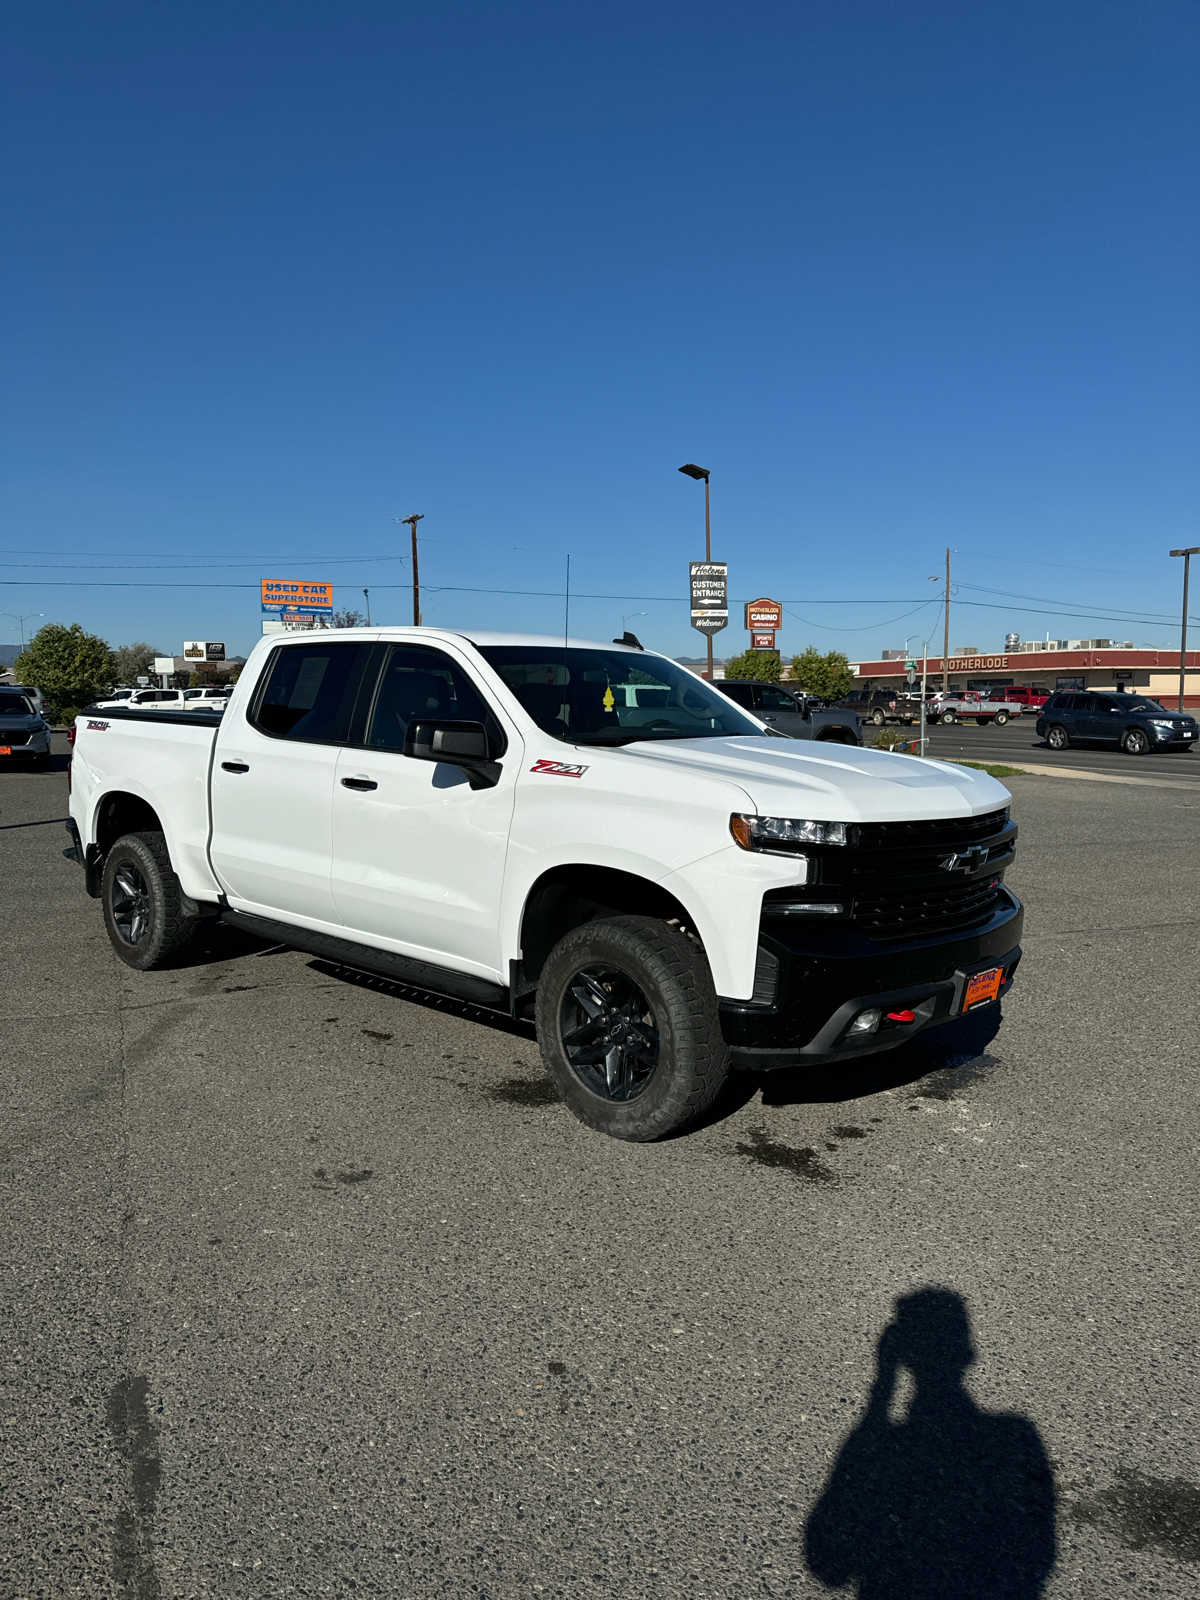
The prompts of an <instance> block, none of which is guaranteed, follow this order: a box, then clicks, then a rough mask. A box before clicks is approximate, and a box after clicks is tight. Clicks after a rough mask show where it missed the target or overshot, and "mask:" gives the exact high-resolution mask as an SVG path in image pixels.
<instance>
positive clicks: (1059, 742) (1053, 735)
mask: <svg viewBox="0 0 1200 1600" xmlns="http://www.w3.org/2000/svg"><path fill="white" fill-rule="evenodd" d="M1070 742H1071V741H1070V740H1069V739H1068V738H1067V730H1066V729H1065V728H1064V727H1063V725H1062V723H1061V722H1056V723H1054V724H1053V726H1052V727H1049V728H1047V729H1046V743H1047V744H1048V745H1049V746H1050V748H1051V750H1065V749H1066V748H1067V746H1068V744H1070Z"/></svg>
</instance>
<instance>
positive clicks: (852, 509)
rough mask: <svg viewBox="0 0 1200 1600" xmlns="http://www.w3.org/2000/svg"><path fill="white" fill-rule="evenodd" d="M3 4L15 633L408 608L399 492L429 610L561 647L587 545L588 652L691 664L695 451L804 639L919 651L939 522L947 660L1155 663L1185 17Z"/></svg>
mask: <svg viewBox="0 0 1200 1600" xmlns="http://www.w3.org/2000/svg"><path fill="white" fill-rule="evenodd" d="M8 19H9V20H8V40H7V42H8V45H9V51H8V65H7V69H6V82H5V83H4V84H3V85H0V87H2V88H3V91H4V92H3V96H2V99H3V102H4V106H5V109H4V111H3V118H4V123H3V127H2V128H0V133H2V136H3V140H4V145H5V148H6V150H7V151H8V152H9V157H10V159H9V161H8V163H7V167H6V171H5V174H4V177H3V186H4V190H5V191H6V192H5V194H4V214H5V219H6V235H7V248H6V250H5V252H4V256H3V260H2V261H0V288H2V291H3V295H2V303H3V306H4V311H5V322H6V333H5V353H6V361H5V367H6V371H7V382H6V384H5V387H4V393H3V402H2V404H3V413H2V415H0V425H2V427H3V437H4V448H3V456H4V465H3V477H2V483H0V494H2V497H3V508H4V512H5V517H4V524H3V530H2V538H0V612H18V613H32V612H44V613H45V614H46V618H47V620H62V621H68V622H70V621H76V620H78V621H80V622H82V623H83V624H84V625H85V626H87V627H89V628H94V629H96V630H97V631H99V632H101V633H103V634H105V636H106V637H108V638H109V639H110V641H111V642H113V643H114V644H115V643H122V642H125V641H127V640H130V639H134V638H146V639H149V640H150V641H151V642H152V643H155V644H157V645H159V646H160V647H161V648H165V649H168V650H172V649H178V648H180V646H181V643H182V640H183V639H184V638H192V637H207V638H223V639H225V640H227V642H228V643H229V646H230V648H231V650H240V651H245V650H246V649H248V647H249V646H250V644H251V643H252V642H253V640H254V639H255V638H256V637H257V634H258V612H257V605H258V598H257V580H258V578H259V577H260V576H267V577H287V578H293V577H296V578H311V579H332V580H333V581H334V582H335V583H337V584H338V586H339V588H338V598H339V602H341V603H345V604H355V603H361V588H362V585H363V584H369V585H370V587H371V590H372V612H373V615H374V617H375V620H377V621H379V620H384V621H387V620H396V621H403V620H405V619H406V618H407V617H408V615H409V614H410V601H409V598H408V592H407V589H406V588H405V587H403V586H404V585H406V584H407V583H408V581H409V572H408V567H407V565H406V564H405V563H404V562H402V561H400V560H398V559H397V557H398V556H399V555H401V554H403V553H404V551H405V549H406V540H407V530H406V529H402V528H398V527H397V526H396V525H395V523H394V522H393V518H394V517H395V516H398V515H404V514H406V513H408V512H410V511H421V512H423V513H424V515H425V521H424V522H423V523H422V524H421V528H422V533H423V541H422V579H423V583H424V584H426V585H428V588H427V590H426V593H425V603H424V608H423V609H424V614H425V620H426V621H427V622H430V623H438V624H444V625H448V626H482V625H489V626H498V627H517V628H536V629H546V630H554V629H557V628H559V627H561V623H562V600H561V591H562V588H563V574H564V567H565V557H566V554H567V553H568V552H570V553H571V556H572V575H573V576H572V583H573V587H574V588H575V589H576V591H577V592H578V593H579V594H582V593H593V594H604V595H612V596H616V597H621V596H628V597H629V598H627V599H624V598H613V599H605V600H587V599H582V598H578V597H577V598H576V599H575V600H574V601H573V603H572V622H573V631H576V630H577V631H579V632H580V633H586V634H589V635H592V636H600V637H608V636H610V635H611V634H612V633H613V632H616V631H619V628H620V625H621V619H622V617H623V616H625V615H627V614H630V613H637V612H641V611H645V612H646V613H647V615H646V616H644V617H637V618H636V619H635V620H632V621H631V622H630V626H632V627H633V628H634V629H635V630H636V631H638V632H639V633H640V634H641V635H642V637H643V638H644V639H645V640H646V642H647V643H650V644H653V645H654V646H656V647H658V648H662V649H666V650H669V651H671V652H673V653H682V652H689V653H691V652H694V653H697V654H698V653H700V652H701V651H702V649H703V639H702V637H701V636H700V635H699V634H697V633H694V632H692V631H691V630H690V629H689V627H688V626H687V614H686V606H685V603H684V595H685V591H686V575H687V562H688V560H689V559H695V558H696V557H698V556H701V555H702V554H703V491H702V488H701V486H700V485H698V484H695V483H692V482H690V481H689V480H688V479H686V478H683V477H680V476H679V474H678V472H677V471H676V468H677V467H678V466H679V464H680V463H682V462H684V461H698V462H700V463H702V464H703V465H705V466H707V467H709V468H710V469H711V471H712V493H713V551H714V556H715V557H717V558H719V559H727V560H728V561H729V562H730V568H731V572H730V590H731V598H732V599H733V600H734V601H735V602H737V603H739V604H740V602H741V601H743V600H746V599H752V598H754V597H756V596H758V595H760V594H766V595H770V596H773V597H776V598H779V599H782V600H784V601H785V602H787V603H788V607H789V615H788V619H787V626H786V628H785V630H784V632H783V633H782V634H781V635H780V644H781V646H782V648H783V649H784V650H785V651H787V652H791V651H793V650H799V649H802V648H803V647H804V646H805V645H807V644H809V643H815V644H817V645H818V646H820V647H822V648H843V649H846V650H847V651H848V653H850V654H851V655H852V656H856V655H857V656H870V655H873V654H875V653H877V651H878V649H880V648H882V647H884V646H888V645H892V644H896V645H899V644H901V643H902V642H903V639H904V636H905V634H907V633H913V632H917V631H920V632H921V633H922V634H923V633H924V632H926V631H929V629H931V628H932V629H936V628H937V627H938V625H939V615H938V612H937V608H936V605H935V604H934V603H932V600H931V597H933V596H934V595H935V594H936V592H937V585H935V584H932V583H930V582H929V581H928V580H929V576H930V575H931V574H935V573H939V572H940V571H941V566H942V560H943V549H944V547H945V546H946V545H950V546H952V547H953V550H954V555H953V568H954V575H955V580H956V584H961V587H957V588H956V590H955V593H954V603H955V611H954V620H953V624H952V635H953V637H952V641H951V642H952V645H959V644H978V645H980V646H981V647H983V648H988V647H995V646H996V645H997V644H998V643H999V642H1000V640H1001V639H1002V637H1003V633H1004V631H1005V630H1006V629H1008V628H1016V629H1018V630H1020V631H1021V632H1022V633H1024V634H1026V635H1044V634H1045V633H1046V632H1049V633H1050V634H1051V635H1052V636H1053V637H1067V636H1078V635H1086V636H1097V635H1104V636H1110V637H1115V638H1131V639H1136V640H1138V641H1139V642H1145V643H1149V644H1161V645H1163V646H1170V645H1171V644H1172V643H1173V642H1174V641H1175V640H1177V637H1178V622H1177V620H1176V619H1177V607H1178V594H1179V582H1180V574H1179V567H1180V563H1179V562H1178V561H1174V562H1173V561H1171V560H1169V558H1168V557H1167V553H1166V552H1167V550H1168V549H1169V548H1170V547H1171V546H1175V545H1179V544H1189V543H1200V531H1198V529H1197V511H1198V508H1200V495H1198V494H1197V463H1196V439H1197V423H1198V421H1200V416H1198V411H1200V405H1198V401H1200V377H1198V369H1197V350H1198V348H1200V342H1198V338H1197V335H1198V332H1200V329H1198V326H1197V310H1196V306H1197V296H1196V279H1195V273H1196V262H1197V259H1198V255H1200V252H1198V249H1197V246H1198V244H1200V238H1198V234H1200V225H1198V222H1197V218H1198V217H1200V209H1198V207H1197V199H1198V195H1197V171H1198V165H1197V156H1198V138H1197V135H1198V131H1200V111H1198V109H1197V96H1196V94H1195V85H1196V82H1197V81H1200V15H1198V13H1197V12H1196V10H1195V8H1194V7H1193V6H1191V5H1190V4H1182V3H1181V4H1174V3H1169V0H1168V3H1157V0H1149V3H1147V4H1145V5H1142V6H1131V5H1128V4H1122V5H1110V4H1104V3H1103V0H1100V3H1096V0H1091V3H1088V4H1078V5H1076V4H1069V5H1068V4H1054V3H1053V0H1051V3H1041V4H1037V5H1032V4H1025V5H1021V4H1016V5H1012V4H1009V5H998V4H994V5H990V4H985V5H977V6H969V7H968V6H963V5H961V4H944V5H928V4H924V5H923V4H920V3H919V0H918V3H914V4H913V5H911V6H908V7H901V6H897V5H886V6H885V5H880V4H855V3H853V0H849V3H847V0H842V3H838V4H800V5H796V4H791V5H770V4H759V5H754V4H752V5H749V6H745V7H741V8H729V7H720V8H717V7H713V6H707V5H704V4H698V5H690V6H687V7H683V6H676V5H672V4H660V5H658V6H651V7H645V6H642V7H632V6H628V5H623V4H617V5H609V6H598V5H572V4H564V3H558V4H554V5H550V4H541V3H539V4H532V5H521V6H515V5H514V6H509V7H504V6H487V5H482V4H467V5H454V4H449V3H445V0H443V3H441V4H437V5H425V6H419V7H417V6H405V5H403V4H392V5H387V6H384V5H369V4H355V3H353V0H350V3H347V4H340V5H337V6H333V5H329V4H326V5H317V4H305V3H303V0H293V3H290V4H287V5H280V4H276V3H274V0H264V3H260V4H256V5H252V6H247V5H239V6H233V5H228V4H219V3H218V4H208V5H205V6H199V5H192V4H187V3H178V4H174V5H171V6H162V5H160V4H156V5H145V6H138V5H122V4H119V3H114V4H111V5H108V6H105V7H96V6H90V5H78V4H76V5H70V4H65V5H57V6H41V7H34V6H32V5H26V6H24V7H18V8H16V9H15V10H13V11H10V12H9V13H8ZM188 561H191V562H193V563H195V565H193V566H191V567H186V566H185V565H184V563H185V562H188ZM102 564H103V565H102ZM156 581H157V582H162V583H166V584H168V585H170V587H165V588H142V587H137V588H133V587H130V588H120V587H105V586H102V585H115V584H122V583H124V584H147V583H153V582H156ZM67 584H74V585H76V586H75V587H64V585H67ZM196 585H206V586H207V587H189V586H196ZM239 585H242V586H244V587H238V586H239ZM387 585H391V586H392V587H390V588H389V587H385V586H387ZM968 585H974V586H977V587H968ZM470 589H524V590H547V591H552V593H551V594H550V595H548V596H545V597H537V596H529V595H526V596H521V595H498V594H497V595H490V594H483V593H470V592H462V591H465V590H470ZM987 590H1004V591H1009V592H1011V593H1012V594H1014V595H1018V596H1023V597H1035V598H1024V599H1016V598H1014V599H1012V600H1011V601H1010V600H1009V599H1008V598H1007V596H1006V595H996V594H994V593H988V592H985V591H987ZM641 596H646V597H652V598H647V599H644V600H643V599H639V598H638V597H641ZM658 597H665V598H658ZM672 597H677V598H672ZM1043 597H1044V598H1043ZM968 601H970V602H973V604H972V605H968V604H967V602H968ZM830 602H838V603H830ZM921 605H923V606H924V609H923V610H920V611H918V612H917V614H916V615H914V616H912V617H909V618H904V617H902V613H905V612H909V611H911V610H913V609H914V608H915V607H917V606H921ZM989 607H995V609H989ZM1193 610H1200V607H1193ZM1056 611H1057V612H1064V613H1067V614H1066V615H1048V614H1043V613H1048V612H1056ZM1127 611H1128V612H1133V613H1137V614H1138V616H1139V617H1144V618H1146V619H1148V620H1145V621H1140V620H1139V621H1133V620H1130V621H1128V622H1124V623H1123V622H1121V621H1119V620H1117V617H1118V613H1121V612H1127ZM1088 612H1093V613H1098V614H1102V615H1093V616H1088V615H1085V613H1088ZM1154 617H1158V618H1161V620H1160V621H1158V622H1155V621H1153V620H1151V619H1153V618H1154ZM893 619H894V620H893ZM38 620H39V619H37V618H34V619H33V620H32V623H29V622H27V624H26V627H27V629H28V628H29V627H30V626H36V625H37V621H38ZM731 621H732V626H731V627H730V629H729V630H728V631H727V632H726V633H724V634H723V635H720V636H719V638H718V649H719V650H720V651H722V652H725V651H727V650H732V649H740V648H742V647H743V645H744V644H745V643H746V642H747V640H746V635H745V634H744V633H743V631H742V629H741V616H740V610H739V611H738V612H737V613H736V614H735V615H734V616H733V617H732V618H731ZM16 633H17V623H16V622H15V621H13V620H12V618H11V617H8V616H5V615H0V641H6V640H8V639H15V637H16ZM938 637H939V638H940V634H939V635H938Z"/></svg>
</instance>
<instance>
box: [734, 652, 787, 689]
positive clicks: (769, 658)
mask: <svg viewBox="0 0 1200 1600" xmlns="http://www.w3.org/2000/svg"><path fill="white" fill-rule="evenodd" d="M782 671H783V663H782V661H780V659H779V657H778V656H777V655H776V654H775V652H774V650H743V651H742V653H741V655H740V656H732V657H731V658H730V659H729V660H728V661H727V662H726V663H725V676H726V677H727V678H755V679H757V681H758V682H759V683H778V682H779V677H780V674H781V673H782Z"/></svg>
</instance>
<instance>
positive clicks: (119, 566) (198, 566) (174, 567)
mask: <svg viewBox="0 0 1200 1600" xmlns="http://www.w3.org/2000/svg"><path fill="white" fill-rule="evenodd" d="M6 553H7V552H5V551H0V555H4V554H6ZM18 553H19V554H21V555H24V554H25V553H26V552H25V551H23V550H22V551H20V552H18ZM64 553H65V552H64ZM142 554H143V555H144V554H145V552H144V551H143V552H142ZM299 559H300V561H302V562H303V563H304V564H305V565H307V564H308V563H309V562H310V561H311V562H315V563H316V564H317V565H319V566H322V567H345V566H355V565H359V566H361V565H374V564H376V563H377V562H380V561H399V562H405V561H407V560H408V557H407V556H301V557H300V558H299ZM272 562H273V563H274V564H275V565H276V566H284V565H287V566H292V565H295V564H296V563H295V562H293V560H291V559H290V558H288V557H286V556H262V557H260V558H259V559H258V560H257V561H214V560H208V561H175V560H174V559H173V558H171V557H167V558H165V559H164V560H162V561H146V562H143V563H138V562H130V561H80V562H63V563H62V564H60V565H59V566H52V565H51V564H50V563H49V562H46V561H10V562H8V563H7V564H6V565H7V567H9V568H12V569H13V570H18V569H22V568H23V569H25V570H32V569H35V568H37V569H41V570H43V571H46V572H193V571H195V572H203V571H206V570H210V569H212V568H213V567H216V568H219V569H220V570H221V571H223V572H228V571H232V570H234V569H236V568H240V567H252V568H253V569H254V570H255V571H259V570H261V569H262V567H264V566H267V565H270V564H271V563H272Z"/></svg>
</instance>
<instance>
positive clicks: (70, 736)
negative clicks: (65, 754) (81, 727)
mask: <svg viewBox="0 0 1200 1600" xmlns="http://www.w3.org/2000/svg"><path fill="white" fill-rule="evenodd" d="M67 743H68V744H69V745H74V743H75V724H74V723H72V724H71V726H70V727H69V728H68V729H67Z"/></svg>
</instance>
